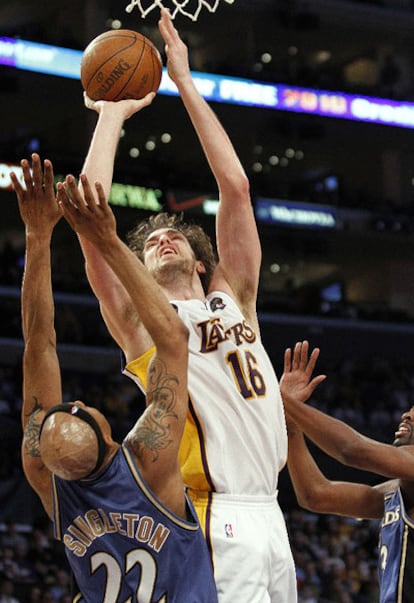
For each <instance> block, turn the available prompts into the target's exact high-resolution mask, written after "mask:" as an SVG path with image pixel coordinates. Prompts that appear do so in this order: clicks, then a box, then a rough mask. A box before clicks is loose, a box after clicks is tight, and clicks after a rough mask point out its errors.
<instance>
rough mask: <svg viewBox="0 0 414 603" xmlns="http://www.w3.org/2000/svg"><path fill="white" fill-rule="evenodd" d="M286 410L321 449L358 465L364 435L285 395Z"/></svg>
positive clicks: (341, 459) (336, 457) (345, 462)
mask: <svg viewBox="0 0 414 603" xmlns="http://www.w3.org/2000/svg"><path fill="white" fill-rule="evenodd" d="M284 402H285V405H286V412H287V413H288V414H289V415H290V417H291V418H292V419H293V421H294V422H295V423H297V425H298V426H299V427H300V429H301V430H302V431H303V432H304V433H305V434H306V435H307V436H308V438H309V439H310V440H312V441H313V442H314V443H315V444H316V445H317V446H318V447H319V448H321V450H323V451H324V452H326V453H327V454H329V455H330V456H332V457H333V458H335V459H337V460H338V461H340V462H341V463H344V464H352V465H353V466H357V462H358V456H359V452H360V449H361V445H362V439H363V436H361V434H359V433H358V432H357V431H355V430H354V429H353V428H352V427H350V426H349V425H347V424H346V423H343V422H342V421H339V420H338V419H335V418H333V417H330V416H329V415H326V414H324V413H323V412H321V411H319V410H318V409H316V408H313V407H312V406H308V405H307V404H303V403H301V402H296V401H294V400H288V399H287V398H286V396H285V397H284Z"/></svg>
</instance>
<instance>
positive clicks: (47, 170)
mask: <svg viewBox="0 0 414 603" xmlns="http://www.w3.org/2000/svg"><path fill="white" fill-rule="evenodd" d="M43 172H44V173H43V182H44V185H45V188H46V189H50V188H53V183H54V175H53V165H52V162H51V161H50V160H49V159H45V160H44V162H43Z"/></svg>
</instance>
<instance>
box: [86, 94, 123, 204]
mask: <svg viewBox="0 0 414 603" xmlns="http://www.w3.org/2000/svg"><path fill="white" fill-rule="evenodd" d="M123 123H124V116H123V114H122V113H121V112H119V111H116V110H114V109H113V107H112V106H111V105H110V106H108V105H105V104H104V105H103V106H102V108H101V111H100V113H99V115H98V121H97V124H96V127H95V130H94V133H93V136H92V140H91V144H90V146H89V151H88V154H87V156H86V159H85V162H84V165H83V169H82V172H83V173H84V174H86V175H87V177H88V180H89V182H91V183H93V182H96V181H97V180H98V181H99V182H100V183H101V184H102V186H103V189H104V191H105V195H106V197H107V198H109V193H110V190H111V184H112V176H113V171H114V162H115V155H116V150H117V148H118V144H119V138H120V135H121V130H122V126H123ZM80 186H81V185H80Z"/></svg>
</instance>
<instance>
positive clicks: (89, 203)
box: [79, 174, 99, 212]
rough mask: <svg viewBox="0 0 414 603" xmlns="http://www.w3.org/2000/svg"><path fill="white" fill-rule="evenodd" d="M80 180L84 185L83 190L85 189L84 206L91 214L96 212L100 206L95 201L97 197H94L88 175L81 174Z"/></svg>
mask: <svg viewBox="0 0 414 603" xmlns="http://www.w3.org/2000/svg"><path fill="white" fill-rule="evenodd" d="M79 178H80V181H81V183H82V189H83V196H84V198H83V199H82V201H83V205H84V207H85V208H87V209H88V210H89V211H90V212H94V211H95V210H96V209H97V208H98V207H99V206H98V203H97V201H96V199H95V195H94V193H93V190H92V187H91V185H90V183H89V180H88V177H87V176H86V174H81V175H80V177H79Z"/></svg>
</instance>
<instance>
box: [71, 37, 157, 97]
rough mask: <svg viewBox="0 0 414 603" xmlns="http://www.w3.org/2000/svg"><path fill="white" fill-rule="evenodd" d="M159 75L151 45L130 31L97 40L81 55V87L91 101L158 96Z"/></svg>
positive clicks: (147, 40) (149, 41)
mask: <svg viewBox="0 0 414 603" xmlns="http://www.w3.org/2000/svg"><path fill="white" fill-rule="evenodd" d="M161 75H162V61H161V56H160V53H159V52H158V50H157V49H156V47H155V46H154V44H153V43H152V42H151V40H149V39H148V38H147V37H145V36H143V35H142V34H140V33H138V32H136V31H131V30H129V29H118V30H111V31H107V32H105V33H103V34H101V35H99V36H97V37H96V38H94V39H93V40H92V42H90V44H88V46H87V47H86V48H85V50H84V53H83V55H82V62H81V82H82V87H83V89H84V90H85V92H86V94H87V95H88V96H89V98H91V99H92V100H94V101H97V100H107V101H119V100H123V99H126V98H134V99H140V98H143V97H144V96H146V95H147V94H148V93H149V92H157V90H158V88H159V85H160V82H161Z"/></svg>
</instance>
